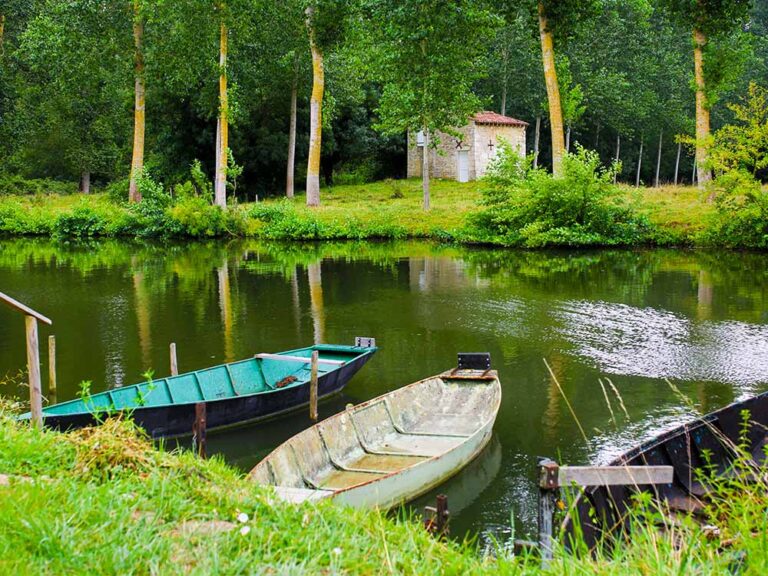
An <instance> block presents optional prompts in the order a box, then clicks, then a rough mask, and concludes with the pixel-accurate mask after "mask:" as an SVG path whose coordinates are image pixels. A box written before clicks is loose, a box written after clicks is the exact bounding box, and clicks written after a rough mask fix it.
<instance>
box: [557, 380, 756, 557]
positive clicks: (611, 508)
mask: <svg viewBox="0 0 768 576" xmlns="http://www.w3.org/2000/svg"><path fill="white" fill-rule="evenodd" d="M745 414H746V420H745ZM745 421H746V422H748V426H747V428H746V432H745V425H744V423H745ZM739 446H741V447H743V449H744V450H746V452H747V453H748V457H747V462H748V463H750V462H749V457H751V464H754V466H755V468H757V467H758V466H760V465H762V464H763V462H764V460H765V459H766V446H768V392H766V393H764V394H761V395H759V396H755V397H753V398H750V399H748V400H744V401H742V402H736V403H734V404H731V405H729V406H726V407H725V408H722V409H720V410H717V411H716V412H712V413H711V414H707V415H706V416H704V417H702V418H699V419H697V420H694V421H693V422H690V423H688V424H684V425H683V426H679V427H677V428H674V429H673V430H670V431H668V432H665V433H664V434H662V435H660V436H658V437H656V438H654V439H652V440H650V441H648V442H645V443H644V444H642V445H640V446H638V447H636V448H634V449H633V450H630V451H629V452H627V453H626V454H624V455H622V456H620V457H619V458H617V459H616V460H614V461H613V462H611V463H610V465H611V466H672V467H673V469H674V477H673V481H672V483H671V484H661V485H654V486H598V487H589V488H586V489H585V490H584V492H583V493H582V494H581V495H580V496H579V498H578V499H577V500H576V502H575V503H574V509H573V512H572V513H571V514H569V515H568V516H567V517H566V519H565V521H564V524H563V528H564V529H565V531H564V534H565V536H566V545H569V546H570V545H572V544H573V543H574V538H577V537H578V538H580V539H583V541H584V543H586V544H587V545H588V546H589V547H590V548H592V547H594V546H595V545H596V544H597V543H598V542H600V541H601V539H602V538H603V537H605V536H608V535H612V534H615V533H618V532H620V531H622V530H625V529H626V528H627V514H626V513H627V511H628V507H629V506H630V499H631V497H632V495H633V494H636V493H637V492H638V491H641V490H642V491H644V492H649V493H651V494H652V496H653V497H654V499H655V500H656V501H658V502H660V503H662V504H664V505H665V507H666V508H667V509H668V510H669V511H671V512H673V513H675V512H682V513H692V514H697V513H699V512H701V511H703V507H704V504H705V503H706V501H707V487H706V485H705V483H702V482H701V478H702V476H701V471H702V470H703V469H704V468H705V467H707V468H708V469H710V470H715V471H716V473H718V474H720V475H724V474H728V473H729V472H730V471H732V470H733V468H734V467H733V464H734V462H735V460H736V458H737V457H738V454H737V452H738V450H737V447H739ZM743 459H744V458H743V453H742V458H741V460H742V461H743ZM577 526H578V527H580V528H577ZM577 534H580V536H577Z"/></svg>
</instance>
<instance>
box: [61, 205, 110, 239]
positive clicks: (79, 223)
mask: <svg viewBox="0 0 768 576" xmlns="http://www.w3.org/2000/svg"><path fill="white" fill-rule="evenodd" d="M106 227H107V222H106V219H105V218H104V217H103V216H102V215H101V214H99V213H97V212H96V211H95V210H94V209H93V208H91V207H89V206H84V205H82V206H78V207H76V208H75V209H74V210H73V211H72V212H70V213H69V214H61V215H60V216H59V217H58V218H57V219H56V221H55V223H54V225H53V234H54V236H59V237H75V238H89V237H92V236H100V235H102V234H103V233H104V231H105V230H106Z"/></svg>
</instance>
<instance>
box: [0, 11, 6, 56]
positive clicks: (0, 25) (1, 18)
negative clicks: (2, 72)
mask: <svg viewBox="0 0 768 576" xmlns="http://www.w3.org/2000/svg"><path fill="white" fill-rule="evenodd" d="M4 38H5V14H0V56H2V55H3V39H4Z"/></svg>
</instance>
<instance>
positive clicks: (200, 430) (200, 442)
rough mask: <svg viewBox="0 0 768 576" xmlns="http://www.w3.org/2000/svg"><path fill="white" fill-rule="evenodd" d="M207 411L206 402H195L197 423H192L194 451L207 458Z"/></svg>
mask: <svg viewBox="0 0 768 576" xmlns="http://www.w3.org/2000/svg"><path fill="white" fill-rule="evenodd" d="M206 427H207V423H206V411H205V402H198V403H197V404H195V423H194V424H193V425H192V451H193V452H194V453H195V454H197V455H198V456H200V458H205V457H206V455H205V445H206Z"/></svg>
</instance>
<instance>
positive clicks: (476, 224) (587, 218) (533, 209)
mask: <svg viewBox="0 0 768 576" xmlns="http://www.w3.org/2000/svg"><path fill="white" fill-rule="evenodd" d="M513 155H514V151H513V150H512V149H511V148H510V147H508V146H507V147H502V148H501V150H500V152H499V156H500V157H499V158H498V159H497V160H496V161H495V162H494V163H493V164H492V165H491V168H490V170H489V175H488V177H487V178H486V179H485V186H486V187H485V189H484V190H483V204H484V205H485V206H486V208H485V209H484V210H482V211H481V212H479V213H478V214H476V215H475V216H474V217H472V218H471V220H470V224H469V229H468V231H466V232H465V234H464V236H465V237H468V239H471V240H474V241H480V242H490V243H497V244H502V245H505V246H523V247H528V248H540V247H546V246H562V245H566V246H620V245H630V244H637V243H640V242H644V241H647V240H648V239H649V238H650V233H651V225H650V223H649V222H648V220H647V219H646V218H644V217H642V216H639V215H637V214H635V212H634V210H633V209H632V208H631V207H630V206H629V205H627V204H626V203H625V202H624V200H623V194H622V192H621V189H620V188H618V187H617V186H615V185H614V184H613V177H614V174H615V172H616V170H617V166H612V167H611V168H608V169H606V168H603V167H601V165H600V158H599V156H598V155H597V153H596V152H592V151H588V150H586V149H584V148H581V147H579V148H578V149H577V152H576V153H575V154H566V155H565V157H564V158H563V176H562V177H561V178H553V177H552V176H551V175H549V174H547V173H546V172H544V171H543V170H533V169H531V168H530V166H529V164H527V163H526V162H525V161H524V160H523V159H520V158H519V157H516V156H513Z"/></svg>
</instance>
